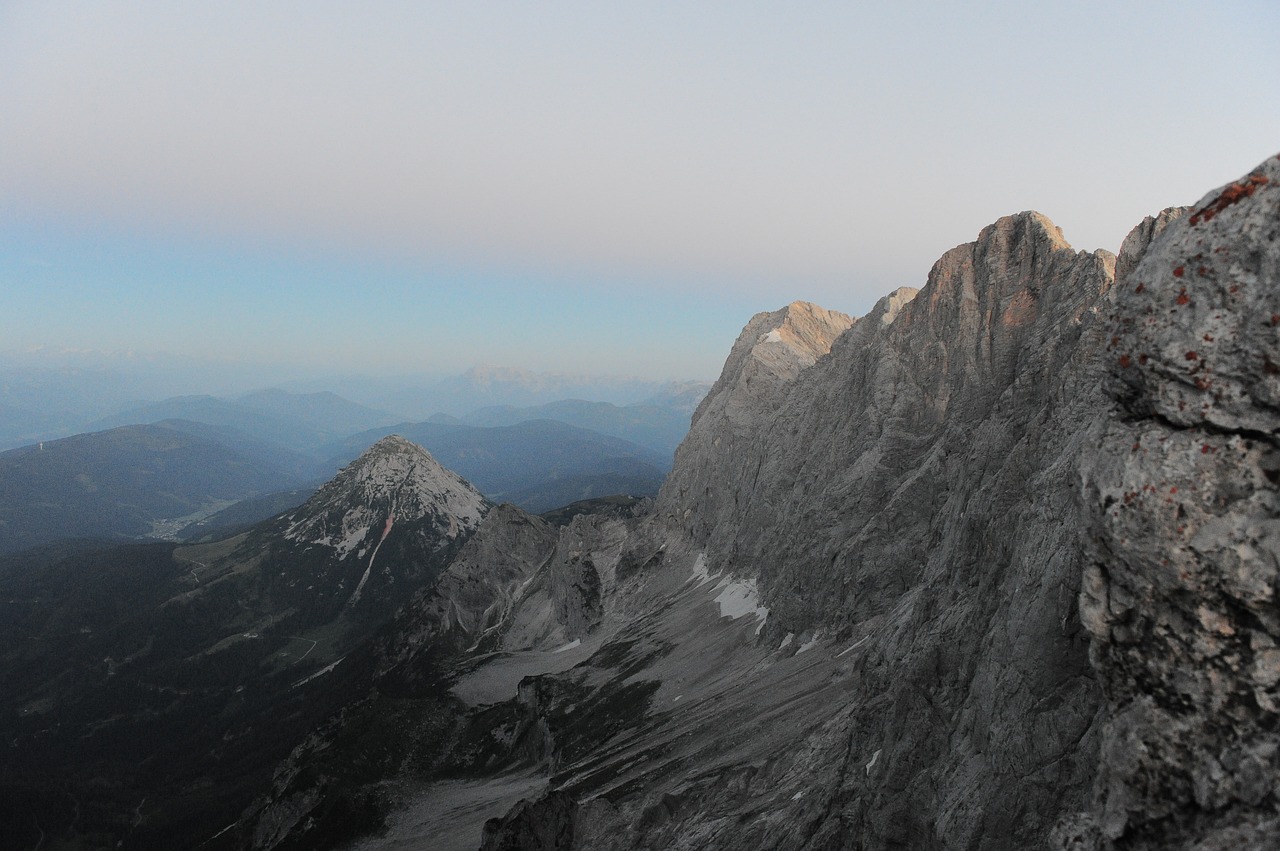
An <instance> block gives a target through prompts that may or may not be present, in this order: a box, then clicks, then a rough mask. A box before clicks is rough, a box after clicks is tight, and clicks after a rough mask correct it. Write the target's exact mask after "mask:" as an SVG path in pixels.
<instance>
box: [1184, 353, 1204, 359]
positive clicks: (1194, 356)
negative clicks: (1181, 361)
mask: <svg viewBox="0 0 1280 851" xmlns="http://www.w3.org/2000/svg"><path fill="white" fill-rule="evenodd" d="M1184 357H1185V358H1186V359H1187V360H1200V356H1199V355H1198V354H1196V353H1195V352H1187V353H1186V355H1184Z"/></svg>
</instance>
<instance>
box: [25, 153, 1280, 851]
mask: <svg viewBox="0 0 1280 851" xmlns="http://www.w3.org/2000/svg"><path fill="white" fill-rule="evenodd" d="M1277 223H1280V158H1276V159H1272V160H1268V161H1267V162H1266V163H1264V164H1263V165H1262V166H1260V167H1259V168H1258V169H1257V170H1255V171H1254V172H1252V173H1250V174H1249V175H1246V176H1245V177H1244V178H1242V179H1241V180H1239V181H1236V182H1234V183H1232V184H1230V185H1228V186H1226V187H1223V188H1222V189H1220V190H1216V191H1214V192H1212V193H1210V194H1209V195H1207V196H1206V197H1205V198H1204V199H1202V200H1201V201H1200V202H1199V203H1198V204H1196V205H1195V206H1193V207H1190V208H1179V209H1170V210H1167V211H1164V212H1163V213H1161V214H1159V215H1157V216H1154V217H1152V218H1150V219H1148V220H1146V221H1144V222H1143V223H1141V224H1140V225H1139V226H1138V227H1137V228H1135V230H1134V231H1133V232H1132V233H1131V234H1130V236H1129V238H1128V239H1126V240H1125V243H1124V245H1123V246H1122V247H1121V251H1120V254H1119V256H1118V257H1117V256H1115V255H1112V254H1110V253H1108V252H1105V251H1095V252H1078V251H1075V250H1074V249H1072V248H1071V246H1070V245H1069V244H1068V243H1067V242H1066V241H1065V239H1064V238H1063V235H1062V234H1061V232H1060V231H1059V230H1058V229H1057V228H1056V227H1055V226H1054V225H1053V224H1052V222H1050V221H1049V220H1048V219H1047V218H1045V217H1044V216H1042V215H1039V214H1037V213H1032V212H1025V213H1020V214H1017V215H1013V216H1008V217H1005V218H1002V219H1000V220H998V221H996V222H995V223H993V224H991V225H990V226H988V227H986V228H984V229H983V230H982V231H981V232H980V233H979V234H978V237H977V239H976V240H974V241H973V242H971V243H967V244H965V245H961V246H957V247H956V248H954V249H952V250H951V251H948V252H947V253H946V254H944V255H943V257H942V258H940V259H939V260H938V262H937V263H936V264H935V265H934V267H933V269H932V270H931V271H930V273H929V276H928V279H927V280H926V281H925V282H924V285H923V286H922V287H921V288H920V289H919V290H918V291H916V290H913V289H903V290H898V291H895V292H894V293H891V294H889V295H888V296H886V297H885V298H883V299H882V300H881V301H880V302H879V303H878V304H877V305H876V306H875V307H874V308H873V309H872V310H871V311H870V312H869V313H868V314H867V315H865V316H862V317H859V318H856V319H855V318H852V317H847V316H843V315H842V314H838V313H835V312H832V311H827V310H824V309H822V308H820V307H817V306H815V305H811V304H807V303H804V302H796V303H793V304H791V305H788V306H787V307H784V308H782V309H780V310H777V311H773V312H769V313H761V314H759V315H757V316H755V317H754V318H752V319H751V321H750V322H748V323H747V325H746V327H745V328H744V330H743V333H742V334H741V336H740V337H739V338H738V340H737V342H736V343H735V344H734V346H733V349H732V351H731V352H730V353H729V356H728V358H727V360H726V363H725V367H724V370H723V372H722V374H721V376H720V378H719V379H718V380H717V382H716V383H715V385H714V386H713V387H712V389H711V391H710V392H709V393H708V394H707V395H706V397H705V399H704V400H703V401H702V402H701V403H700V405H699V407H698V409H697V411H696V413H695V415H694V417H693V421H692V425H691V428H690V431H689V434H688V436H687V437H686V439H685V440H684V442H683V443H682V444H681V447H680V449H679V450H678V452H677V454H676V459H675V464H674V467H673V469H672V471H671V473H670V475H669V476H668V477H667V479H666V481H665V482H664V484H663V486H662V488H661V490H660V492H659V494H658V496H657V498H656V499H655V500H653V501H649V500H640V501H637V502H634V503H632V502H630V501H622V500H619V501H615V502H613V503H612V504H609V505H606V504H602V503H593V504H588V505H585V506H583V510H582V511H581V512H572V511H569V512H563V511H558V512H555V513H554V514H551V515H548V517H547V518H540V517H535V516H532V515H530V514H529V513H527V512H525V511H523V510H522V509H520V508H519V507H516V506H514V505H509V504H508V505H500V506H496V507H493V508H489V507H488V505H487V504H486V503H485V502H484V501H483V500H482V499H481V498H480V497H479V495H478V494H476V493H475V492H474V491H468V490H467V488H466V486H465V485H464V484H463V483H462V482H460V481H459V480H457V479H455V478H452V477H450V476H449V474H446V473H445V472H444V471H443V470H441V469H439V467H438V465H436V464H435V462H434V461H433V460H432V461H430V462H428V460H427V456H425V453H420V451H419V450H415V449H413V448H412V447H411V446H409V445H408V444H406V443H405V442H404V441H402V440H396V439H389V440H388V441H384V442H383V443H380V444H378V446H376V447H374V449H373V450H371V451H370V453H366V455H364V456H361V459H360V460H359V461H357V462H356V463H355V464H353V465H351V466H350V467H348V468H347V470H345V471H344V472H343V473H342V474H341V475H340V476H339V477H337V478H336V479H335V480H334V481H333V482H332V483H330V485H327V486H326V487H325V488H322V489H321V490H320V491H319V492H317V494H316V495H315V496H314V497H313V498H312V499H311V500H310V501H308V503H307V504H306V505H304V506H303V507H302V508H299V509H296V510H294V511H292V512H289V513H286V514H284V515H281V516H280V517H277V518H275V519H274V520H272V521H269V522H268V523H265V524H262V525H260V526H258V527H255V529H254V530H252V531H251V532H249V533H247V534H245V535H243V536H240V537H237V538H233V539H230V540H227V541H223V542H218V543H211V544H206V545H202V546H201V547H189V548H179V549H172V550H164V549H157V548H156V547H159V546H160V545H154V546H153V547H152V548H150V549H148V548H131V549H126V550H119V549H118V550H113V551H110V552H108V553H105V554H103V553H99V554H96V555H95V554H93V553H92V552H87V551H85V550H83V549H75V548H62V549H60V550H58V551H51V552H48V553H42V554H41V553H37V554H34V555H29V556H26V561H25V562H23V563H22V564H18V563H10V564H4V563H0V599H7V600H9V601H10V602H9V603H8V606H9V607H10V608H9V609H8V610H7V611H8V612H10V613H11V617H10V618H9V619H8V620H6V621H5V622H4V625H5V628H6V629H8V630H10V632H8V633H6V634H5V635H4V636H3V637H5V638H8V639H9V640H8V641H6V642H5V643H4V644H3V645H0V646H4V647H6V648H9V649H8V650H7V651H6V655H5V656H4V657H3V658H4V661H3V665H4V667H3V670H2V671H0V673H3V675H4V678H5V679H4V681H5V682H6V685H7V686H8V684H9V683H14V684H15V685H14V686H12V687H11V688H10V689H9V691H10V693H11V694H12V695H13V697H11V698H10V703H9V705H6V706H5V707H4V709H5V711H4V712H0V723H3V724H4V725H5V726H4V728H3V729H0V734H2V735H3V736H4V737H5V739H6V740H8V741H9V742H10V743H11V745H10V747H9V748H8V749H7V751H6V752H5V759H6V760H7V762H6V764H4V765H0V768H3V769H4V770H3V772H0V776H3V777H4V778H6V779H5V780H4V781H3V782H4V783H5V784H6V785H5V787H4V790H3V794H0V801H4V802H6V806H7V807H8V808H9V809H8V810H7V811H5V813H6V814H5V815H4V818H3V819H0V823H2V824H3V826H4V827H5V828H6V829H8V830H9V831H11V834H10V835H12V836H13V837H14V841H12V842H10V843H9V844H12V845H15V846H18V847H27V846H35V845H37V844H39V843H40V842H42V841H44V840H43V838H42V837H43V836H44V834H45V832H46V830H48V832H49V833H50V834H51V838H53V839H56V840H57V841H58V842H61V843H62V844H63V845H64V846H71V847H75V846H76V845H79V847H93V846H94V844H95V843H97V844H99V845H111V844H114V842H121V843H123V844H124V845H125V847H129V846H132V847H188V846H191V847H204V848H208V849H231V848H236V849H302V848H306V849H312V850H313V851H320V850H321V849H338V848H344V849H365V851H367V849H390V848H405V847H431V848H438V849H454V848H469V849H474V848H483V849H488V851H498V849H507V850H508V851H509V850H510V849H527V848H542V849H546V848H556V849H606V851H608V849H616V851H623V849H641V848H673V849H695V848H696V849H717V848H720V849H730V848H732V849H740V848H770V849H773V848H780V849H806V850H808V849H812V850H813V851H816V849H832V848H863V849H889V848H934V849H969V848H982V849H1022V848H1048V849H1053V851H1066V850H1067V849H1071V851H1082V849H1089V851H1095V850H1096V851H1103V849H1105V851H1120V849H1139V851H1149V850H1150V851H1153V850H1154V849H1156V848H1172V849H1185V851H1192V849H1198V851H1204V849H1208V848H1227V847H1240V848H1266V847H1271V846H1272V845H1274V839H1275V835H1276V829H1277V827H1278V826H1280V804H1278V803H1277V798H1276V796H1275V794H1274V786H1275V778H1276V777H1277V776H1278V775H1280V739H1278V738H1277V732H1276V724H1275V715H1276V707H1277V706H1280V662H1278V661H1277V660H1278V659H1280V653H1277V652H1276V648H1277V646H1280V615H1278V614H1277V608H1276V598H1275V586H1276V574H1277V567H1276V566H1277V564H1278V563H1280V560H1278V559H1277V557H1276V555H1277V546H1276V540H1277V538H1276V518H1277V516H1278V515H1280V484H1278V482H1280V475H1278V474H1277V470H1280V461H1277V452H1276V449H1277V446H1276V439H1275V435H1276V433H1277V432H1280V422H1276V421H1275V420H1276V411H1277V410H1280V403H1278V401H1280V378H1278V377H1277V376H1280V367H1278V366H1276V364H1280V336H1277V334H1276V327H1277V325H1278V324H1280V226H1278V224H1277ZM433 425H434V427H435V428H437V429H445V430H448V429H453V430H455V431H464V430H465V427H462V426H457V425H453V426H450V425H447V424H440V423H436V424H433ZM414 470H417V471H418V472H414ZM399 483H406V484H407V485H408V487H409V490H408V493H407V494H406V493H405V492H403V491H402V490H398V489H397V488H399V487H400V484H399ZM417 483H421V484H417ZM427 483H430V484H427ZM413 494H419V496H413ZM402 505H413V506H417V507H415V508H414V509H413V510H412V512H410V513H411V514H413V515H416V516H417V518H418V519H417V520H415V521H403V520H402V512H401V510H400V508H399V507H400V506H402ZM448 506H452V507H448ZM569 515H572V516H569ZM405 516H408V515H405ZM550 521H554V522H550ZM455 524H456V526H457V531H456V534H454V527H455ZM399 535H404V536H405V537H397V536H399ZM397 542H399V543H397ZM166 546H170V547H171V546H172V545H166ZM184 569H185V570H187V572H188V575H187V576H186V578H183V577H182V571H183V570H184ZM73 578H78V579H80V581H81V584H80V585H79V586H76V587H75V588H74V589H73V592H72V593H67V592H66V591H65V590H62V589H66V588H68V587H70V586H71V583H72V580H73ZM86 578H87V580H88V581H85V580H86ZM178 583H181V584H178ZM196 583H199V585H197V584H196ZM179 589H181V590H179ZM162 599H163V600H164V601H165V602H164V603H159V604H158V601H160V600H162ZM86 628H87V630H88V632H84V630H85V629H86ZM99 631H101V632H99ZM86 636H92V637H86ZM267 638H269V641H268V640H267ZM149 639H150V640H149ZM108 654H109V655H108ZM104 655H107V661H106V662H104V661H103V656H104ZM118 660H124V661H123V662H121V661H118ZM104 667H105V668H106V670H105V671H104V670H103V668H104ZM135 672H136V673H135ZM237 689H239V690H237ZM138 707H141V709H139V708H138ZM144 725H146V726H144ZM144 731H145V732H144ZM146 733H150V734H151V735H152V736H153V737H158V738H161V739H163V740H164V742H165V744H159V745H157V744H155V742H156V738H148V737H147V735H146ZM125 742H128V743H129V744H130V745H131V746H132V747H133V750H132V751H130V752H129V757H130V758H129V759H125V757H124V756H123V754H124V753H125V748H124V744H125ZM148 742H151V744H148ZM139 749H141V753H139V752H138V751H139ZM139 757H141V759H139ZM104 778H105V779H104ZM148 801H150V802H151V803H148ZM166 843H167V844H166Z"/></svg>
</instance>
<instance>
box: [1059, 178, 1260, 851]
mask: <svg viewBox="0 0 1280 851" xmlns="http://www.w3.org/2000/svg"><path fill="white" fill-rule="evenodd" d="M1111 325H1112V330H1111V333H1112V336H1111V339H1110V341H1109V343H1110V345H1109V350H1108V353H1107V358H1106V363H1107V371H1108V376H1109V387H1108V389H1109V391H1110V396H1111V397H1112V399H1113V400H1114V402H1113V404H1114V408H1113V412H1112V416H1111V417H1110V419H1109V424H1108V427H1107V430H1106V433H1105V435H1104V436H1103V438H1102V441H1101V444H1100V448H1099V450H1098V452H1097V453H1096V454H1095V455H1094V456H1093V457H1092V458H1091V459H1090V461H1089V463H1088V464H1087V465H1086V467H1085V472H1084V478H1085V503H1086V505H1087V506H1088V507H1089V514H1088V516H1087V518H1086V520H1087V522H1088V524H1089V527H1090V530H1091V535H1090V548H1089V552H1090V556H1091V563H1090V565H1089V567H1088V570H1087V572H1086V574H1085V582H1084V593H1083V594H1082V596H1081V609H1082V613H1083V617H1084V622H1085V624H1086V626H1087V627H1088V628H1089V631H1090V632H1091V633H1092V635H1093V662H1094V665H1095V667H1096V668H1097V669H1098V672H1099V674H1100V675H1101V678H1102V682H1103V685H1104V687H1105V690H1106V696H1107V713H1106V714H1107V721H1106V724H1105V735H1104V737H1103V747H1102V757H1101V772H1100V775H1099V777H1098V782H1097V787H1096V790H1097V801H1096V804H1095V806H1094V808H1093V810H1092V811H1091V813H1090V815H1089V816H1088V817H1087V818H1084V819H1082V820H1081V821H1080V822H1079V823H1077V824H1075V825H1074V826H1073V829H1072V830H1071V831H1066V832H1065V833H1064V836H1063V844H1064V845H1065V844H1067V843H1068V842H1075V843H1077V844H1076V845H1075V846H1074V847H1086V848H1091V847H1098V846H1101V847H1105V848H1127V849H1157V848H1161V849H1164V848H1186V849H1191V848H1196V849H1211V848H1212V849H1218V848H1264V847H1274V845H1275V842H1276V837H1277V834H1278V833H1280V803H1278V797H1277V792H1276V778H1277V777H1278V776H1280V732H1278V731H1277V723H1276V722H1277V718H1278V717H1280V716H1278V715H1277V712H1278V711H1280V649H1278V648H1277V642H1280V608H1277V598H1276V587H1277V579H1278V577H1280V572H1278V569H1280V488H1278V484H1280V441H1278V440H1277V436H1276V435H1277V433H1280V366H1277V364H1280V158H1272V159H1269V160H1267V161H1266V162H1265V163H1263V164H1262V165H1261V166H1259V167H1258V168H1257V169H1255V170H1254V171H1253V172H1251V173H1250V174H1248V175H1246V176H1245V177H1243V178H1242V179H1240V180H1239V181H1236V182H1234V183H1231V184H1229V185H1228V186H1226V187H1224V188H1222V189H1221V190H1217V191H1215V192H1211V193H1209V194H1208V195H1207V196H1205V198H1203V199H1202V200H1201V201H1200V203H1198V204H1196V205H1195V206H1194V207H1192V208H1190V209H1189V211H1187V212H1186V213H1185V214H1184V215H1182V216H1181V217H1180V218H1177V220H1176V221H1172V222H1170V223H1168V224H1167V227H1166V228H1165V230H1164V232H1163V233H1162V234H1161V235H1160V236H1159V237H1158V238H1157V239H1156V240H1155V241H1154V242H1153V243H1152V244H1151V247H1150V249H1149V250H1148V251H1147V252H1146V253H1145V256H1144V257H1143V258H1142V259H1141V262H1138V263H1135V264H1133V265H1132V267H1131V272H1130V273H1129V274H1128V275H1127V276H1126V277H1125V278H1124V279H1122V280H1120V281H1118V283H1117V298H1116V309H1115V316H1114V319H1113V320H1112V322H1111Z"/></svg>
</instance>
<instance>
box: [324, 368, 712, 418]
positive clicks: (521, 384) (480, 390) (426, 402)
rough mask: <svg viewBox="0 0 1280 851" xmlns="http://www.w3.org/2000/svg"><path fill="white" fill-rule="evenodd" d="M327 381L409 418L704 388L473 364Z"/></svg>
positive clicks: (619, 400)
mask: <svg viewBox="0 0 1280 851" xmlns="http://www.w3.org/2000/svg"><path fill="white" fill-rule="evenodd" d="M328 385H329V386H330V387H331V388H332V389H335V390H337V391H338V392H339V393H341V394H342V395H343V396H345V397H347V398H350V399H355V400H356V401H358V402H363V403H364V404H366V405H370V406H373V407H376V408H381V409H385V410H388V411H398V412H401V413H403V414H404V415H406V416H409V417H411V418H413V419H427V418H428V417H431V416H434V415H435V414H439V413H444V414H448V415H450V416H463V415H464V414H466V413H467V412H468V411H474V410H476V409H478V408H485V407H494V406H505V405H510V406H512V407H531V406H537V405H544V404H548V403H551V402H556V401H559V400H562V399H570V398H572V399H587V400H590V401H595V402H609V403H611V404H614V405H619V406H625V405H633V404H656V405H660V406H665V407H671V406H673V403H674V404H675V405H679V404H683V405H684V406H685V408H686V409H687V410H689V411H692V407H689V404H688V403H689V400H690V399H691V398H692V397H694V396H697V395H698V394H699V393H704V392H706V387H707V383H706V382H701V381H654V380H648V379H642V378H628V377H622V376H609V375H571V374H565V373H552V372H534V371H532V370H526V369H520V368H517V367H500V366H476V367H473V368H471V369H469V370H467V371H466V372H465V373H462V374H461V375H452V376H445V377H432V378H428V377H422V378H417V379H414V378H402V379H395V378H359V379H346V380H334V381H330V382H328Z"/></svg>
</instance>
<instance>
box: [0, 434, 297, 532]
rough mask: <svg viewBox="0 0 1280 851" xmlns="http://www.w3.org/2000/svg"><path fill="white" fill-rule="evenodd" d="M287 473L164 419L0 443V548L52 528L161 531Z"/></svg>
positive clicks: (272, 487) (280, 481) (276, 483)
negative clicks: (14, 445) (11, 445)
mask: <svg viewBox="0 0 1280 851" xmlns="http://www.w3.org/2000/svg"><path fill="white" fill-rule="evenodd" d="M294 482H295V479H294V478H293V477H292V476H291V475H290V474H289V473H286V472H285V471H283V470H280V469H278V468H275V467H273V466H271V465H270V464H269V463H265V462H263V461H262V460H261V459H255V458H251V457H250V456H248V455H246V454H244V453H241V452H237V451H235V450H234V449H231V448H228V447H226V446H224V445H222V444H221V443H218V442H215V441H213V440H209V439H207V438H204V437H200V436H198V435H195V434H190V433H187V432H185V431H182V430H179V429H175V428H169V427H165V426H152V425H139V426H125V427H122V428H116V429H110V430H108V431H103V432H96V433H93V434H82V435H76V436H74V437H67V438H63V439H61V440H54V441H49V442H46V443H42V444H37V445H35V446H27V447H23V448H21V449H12V450H9V451H8V452H3V453H0V552H12V551H15V550H19V549H23V548H25V547H30V546H35V545H37V544H41V543H45V542H48V541H52V540H55V539H58V538H72V537H85V538H117V539H118V538H125V537H130V538H132V537H141V536H146V535H153V534H162V533H163V529H161V528H160V527H159V525H158V524H161V522H162V521H171V522H178V521H181V520H182V518H187V519H186V520H185V522H183V523H182V525H185V523H189V522H191V521H193V520H195V519H197V518H196V517H195V516H192V515H198V514H199V513H201V512H209V513H211V512H212V511H214V510H216V509H219V508H224V507H226V506H227V505H229V504H230V503H231V502H233V501H236V500H239V499H243V498H245V497H248V496H252V495H255V494H261V493H265V492H269V491H276V490H280V489H282V488H285V487H288V486H289V485H290V484H292V483H294Z"/></svg>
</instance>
